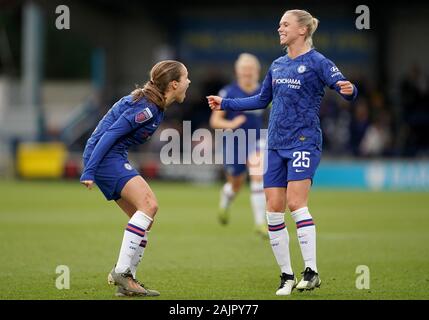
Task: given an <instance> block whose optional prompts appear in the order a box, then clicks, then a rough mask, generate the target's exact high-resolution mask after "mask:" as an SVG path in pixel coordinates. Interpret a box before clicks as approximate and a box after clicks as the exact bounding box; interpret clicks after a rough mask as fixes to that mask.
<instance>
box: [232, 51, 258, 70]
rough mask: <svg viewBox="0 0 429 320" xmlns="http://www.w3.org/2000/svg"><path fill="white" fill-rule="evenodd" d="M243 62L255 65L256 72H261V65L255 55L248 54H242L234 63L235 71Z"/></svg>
mask: <svg viewBox="0 0 429 320" xmlns="http://www.w3.org/2000/svg"><path fill="white" fill-rule="evenodd" d="M245 62H250V63H253V64H255V65H256V67H257V68H258V70H261V64H260V62H259V59H258V58H257V57H256V56H255V55H253V54H250V53H242V54H240V55H239V56H238V58H237V60H236V61H235V70H237V68H239V66H240V65H241V64H242V63H245Z"/></svg>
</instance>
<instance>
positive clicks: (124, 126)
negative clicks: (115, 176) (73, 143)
mask: <svg viewBox="0 0 429 320" xmlns="http://www.w3.org/2000/svg"><path fill="white" fill-rule="evenodd" d="M132 100H133V97H132V96H131V95H128V96H125V97H123V98H121V99H120V100H119V101H117V102H116V103H115V104H114V105H113V106H112V108H110V110H109V111H108V112H107V113H106V115H105V116H104V117H103V118H102V119H101V120H100V122H99V123H98V125H97V127H96V128H95V130H94V132H93V133H92V135H91V137H90V138H89V139H88V141H87V143H86V146H85V150H84V153H83V157H84V158H85V159H89V160H88V162H87V164H86V166H85V169H84V172H83V174H82V177H81V180H94V174H95V171H96V169H97V167H98V165H99V163H100V162H101V161H102V159H103V158H104V157H108V158H115V157H116V158H126V157H127V156H128V148H129V147H131V146H135V145H140V144H143V143H144V142H146V141H147V140H149V139H150V137H151V136H152V135H153V133H154V132H155V130H156V129H157V128H158V127H159V125H160V123H161V121H162V120H163V118H164V112H163V111H162V110H161V109H160V108H158V107H157V106H156V105H155V104H153V103H151V102H149V101H148V100H146V99H145V98H143V99H141V100H139V101H137V102H133V101H132Z"/></svg>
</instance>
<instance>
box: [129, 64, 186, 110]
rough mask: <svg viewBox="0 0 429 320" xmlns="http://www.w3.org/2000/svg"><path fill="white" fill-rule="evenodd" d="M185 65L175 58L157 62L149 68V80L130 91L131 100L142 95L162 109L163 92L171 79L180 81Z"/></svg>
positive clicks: (163, 106)
mask: <svg viewBox="0 0 429 320" xmlns="http://www.w3.org/2000/svg"><path fill="white" fill-rule="evenodd" d="M184 68H185V66H184V65H183V64H182V63H181V62H179V61H175V60H164V61H160V62H158V63H157V64H156V65H154V66H153V67H152V70H150V80H149V81H148V82H146V83H145V85H144V86H143V87H137V88H136V89H134V90H133V91H132V92H131V95H132V96H133V102H137V101H139V100H140V99H142V98H143V97H145V98H146V99H148V100H149V101H150V102H153V103H154V104H156V105H157V106H158V107H160V108H162V109H164V108H165V107H166V106H165V92H166V91H167V88H168V84H169V83H170V82H171V81H174V80H175V81H180V77H181V75H182V73H183V70H184Z"/></svg>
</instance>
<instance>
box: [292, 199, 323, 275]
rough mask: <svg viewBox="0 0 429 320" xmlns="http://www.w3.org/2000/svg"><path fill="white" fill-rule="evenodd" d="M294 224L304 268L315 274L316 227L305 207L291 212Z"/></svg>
mask: <svg viewBox="0 0 429 320" xmlns="http://www.w3.org/2000/svg"><path fill="white" fill-rule="evenodd" d="M292 218H293V219H294V220H295V222H296V230H297V234H298V241H299V246H300V247H301V253H302V258H303V259H304V264H305V267H306V268H307V267H310V268H311V269H312V270H314V271H316V272H317V265H316V226H315V225H314V222H313V218H312V217H311V214H310V212H309V211H308V208H307V207H304V208H300V209H298V210H295V211H293V212H292Z"/></svg>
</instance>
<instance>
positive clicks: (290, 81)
mask: <svg viewBox="0 0 429 320" xmlns="http://www.w3.org/2000/svg"><path fill="white" fill-rule="evenodd" d="M274 83H275V84H293V85H298V86H300V85H301V80H299V79H291V78H285V79H274Z"/></svg>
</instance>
